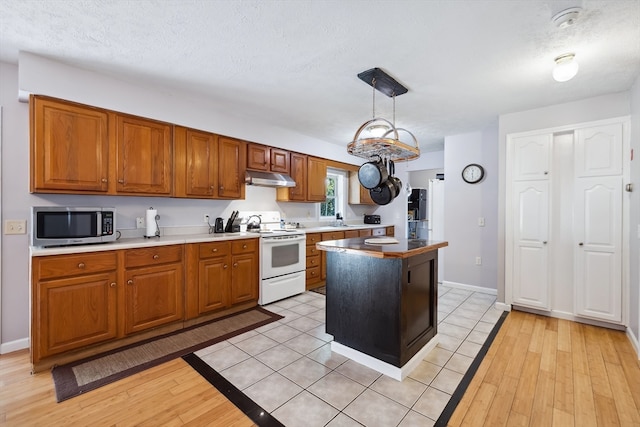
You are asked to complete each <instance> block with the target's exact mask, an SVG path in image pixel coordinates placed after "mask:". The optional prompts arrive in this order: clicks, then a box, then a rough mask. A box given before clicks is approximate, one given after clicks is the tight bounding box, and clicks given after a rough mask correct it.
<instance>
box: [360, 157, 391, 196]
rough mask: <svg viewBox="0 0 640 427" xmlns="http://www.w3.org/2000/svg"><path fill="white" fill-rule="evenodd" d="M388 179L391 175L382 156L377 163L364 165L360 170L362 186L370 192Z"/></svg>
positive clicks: (372, 162)
mask: <svg viewBox="0 0 640 427" xmlns="http://www.w3.org/2000/svg"><path fill="white" fill-rule="evenodd" d="M388 177H389V173H388V172H387V168H386V167H385V166H384V163H383V162H382V157H380V156H378V160H377V161H375V162H374V161H371V162H367V163H364V164H363V165H362V166H360V169H359V170H358V180H359V181H360V184H361V185H362V186H363V187H364V188H367V189H369V190H371V189H372V188H376V187H378V186H379V185H381V184H382V183H384V182H385V181H386V180H387V178H388Z"/></svg>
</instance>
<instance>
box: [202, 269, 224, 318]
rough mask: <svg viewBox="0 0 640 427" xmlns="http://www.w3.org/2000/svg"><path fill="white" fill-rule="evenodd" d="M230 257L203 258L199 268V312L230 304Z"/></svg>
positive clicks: (203, 312)
mask: <svg viewBox="0 0 640 427" xmlns="http://www.w3.org/2000/svg"><path fill="white" fill-rule="evenodd" d="M229 263H230V259H229V257H219V258H211V259H206V260H201V261H200V264H199V268H198V313H199V314H205V313H209V312H211V311H215V310H219V309H222V308H225V307H228V306H229V286H230V284H231V268H230V265H229Z"/></svg>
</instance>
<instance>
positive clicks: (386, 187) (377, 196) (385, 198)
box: [369, 177, 398, 205]
mask: <svg viewBox="0 0 640 427" xmlns="http://www.w3.org/2000/svg"><path fill="white" fill-rule="evenodd" d="M369 195H370V196H371V200H373V202H374V203H375V204H376V205H387V204H389V203H390V202H391V201H392V200H393V199H395V198H396V196H397V195H398V193H397V192H396V186H395V184H394V182H393V180H392V179H391V178H389V177H387V179H386V180H385V181H384V182H383V183H382V184H380V185H378V186H376V187H374V188H372V189H370V190H369Z"/></svg>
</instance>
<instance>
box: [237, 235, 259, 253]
mask: <svg viewBox="0 0 640 427" xmlns="http://www.w3.org/2000/svg"><path fill="white" fill-rule="evenodd" d="M257 250H258V239H247V240H234V241H232V242H231V253H233V254H234V255H237V254H247V253H253V252H256V251H257Z"/></svg>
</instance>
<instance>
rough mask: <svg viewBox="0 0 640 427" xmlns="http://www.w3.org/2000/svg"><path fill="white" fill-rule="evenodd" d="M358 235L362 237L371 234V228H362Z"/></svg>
mask: <svg viewBox="0 0 640 427" xmlns="http://www.w3.org/2000/svg"><path fill="white" fill-rule="evenodd" d="M358 236H360V237H367V236H371V229H370V228H367V229H366V230H360V231H359V232H358Z"/></svg>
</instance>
